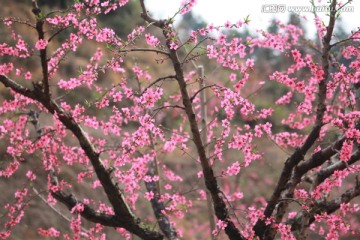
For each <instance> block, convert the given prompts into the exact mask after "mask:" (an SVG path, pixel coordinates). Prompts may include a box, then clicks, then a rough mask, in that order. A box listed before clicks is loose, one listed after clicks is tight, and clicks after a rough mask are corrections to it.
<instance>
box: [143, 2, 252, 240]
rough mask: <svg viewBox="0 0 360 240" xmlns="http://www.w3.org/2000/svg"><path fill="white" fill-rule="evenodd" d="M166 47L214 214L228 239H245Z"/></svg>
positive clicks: (177, 63) (174, 54)
mask: <svg viewBox="0 0 360 240" xmlns="http://www.w3.org/2000/svg"><path fill="white" fill-rule="evenodd" d="M140 3H141V7H142V10H143V13H142V14H141V16H142V18H143V19H144V20H146V21H148V22H151V23H153V24H154V25H155V26H157V27H159V28H160V29H162V30H163V35H164V37H165V38H166V39H167V38H168V36H167V34H168V29H169V28H170V26H169V25H168V24H167V23H165V22H164V21H157V20H155V19H153V18H151V17H150V16H149V15H148V12H147V10H146V7H145V4H144V0H140ZM166 45H167V48H168V49H169V54H170V59H171V62H172V65H173V68H174V70H175V73H176V80H177V82H178V84H179V87H180V92H181V96H182V100H183V105H184V108H185V112H186V115H187V118H188V121H189V124H190V129H191V133H192V136H193V141H194V143H195V146H196V150H197V152H198V155H199V159H200V163H201V167H202V170H203V174H204V179H205V185H206V188H207V189H208V190H209V192H210V194H211V197H212V200H213V203H214V209H215V214H216V216H217V218H218V219H220V220H222V221H224V222H225V223H226V224H227V226H226V228H225V233H226V234H227V235H228V237H229V238H230V239H234V240H235V239H236V240H242V239H245V238H244V236H242V235H241V233H240V231H239V229H238V228H237V227H236V226H235V224H234V222H233V221H232V220H231V218H230V214H229V210H228V208H227V206H226V203H225V200H224V198H223V196H222V194H221V191H220V189H219V185H218V183H217V179H216V177H215V175H214V171H213V169H212V167H211V165H210V163H209V159H208V157H207V156H206V152H205V148H204V145H203V142H202V140H201V135H200V131H199V127H198V125H197V120H196V115H195V113H194V110H193V108H192V102H191V101H190V97H189V93H188V91H187V85H186V82H185V78H184V71H183V68H182V63H181V62H180V60H179V57H178V55H177V52H176V50H174V49H171V47H170V41H168V40H167V41H166Z"/></svg>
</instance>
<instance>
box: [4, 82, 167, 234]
mask: <svg viewBox="0 0 360 240" xmlns="http://www.w3.org/2000/svg"><path fill="white" fill-rule="evenodd" d="M0 82H2V83H3V84H4V86H6V87H8V88H11V89H12V90H14V91H15V92H17V93H20V94H22V95H24V96H26V97H29V98H31V99H33V100H35V101H38V102H39V103H41V104H42V105H43V106H44V107H45V108H46V109H47V110H48V111H49V112H50V113H51V114H53V115H55V114H56V115H57V117H58V118H59V120H60V121H61V122H62V124H64V126H65V127H66V128H67V129H68V130H70V131H71V132H72V133H73V134H74V135H75V137H76V138H77V139H78V141H79V144H80V146H81V148H82V149H83V150H84V152H85V154H86V156H87V157H88V158H89V160H90V162H91V164H92V166H93V168H94V171H95V173H96V176H97V178H98V179H99V181H100V182H101V185H102V187H103V189H104V191H105V193H106V195H107V198H108V199H109V201H110V203H111V205H112V206H113V208H114V211H115V215H116V217H118V218H121V219H122V220H121V222H122V223H124V224H125V225H123V226H122V227H123V228H125V229H126V230H128V231H129V232H132V233H134V234H136V235H138V236H139V237H142V238H145V239H163V236H162V235H161V234H160V233H158V232H155V231H151V230H149V229H147V228H146V227H145V225H144V224H143V223H142V222H141V220H140V219H138V218H136V217H135V216H134V214H133V213H132V211H131V210H130V208H129V206H128V205H127V204H126V202H125V198H124V195H123V193H122V192H121V190H120V189H119V187H118V186H117V185H116V184H115V183H114V182H113V180H112V179H111V177H110V174H109V172H108V171H107V170H106V168H105V166H104V165H103V163H102V162H101V159H100V154H99V153H98V152H96V150H95V147H94V146H93V145H92V143H91V141H90V140H89V138H88V137H87V135H86V134H85V132H84V131H83V129H82V128H81V127H80V125H79V124H78V123H77V122H76V121H75V120H74V119H73V118H72V117H71V116H70V115H69V114H68V113H66V112H64V110H63V109H62V108H61V107H60V106H58V105H57V103H56V102H54V101H53V100H50V101H48V99H47V98H46V97H45V96H44V94H43V93H42V92H41V93H39V92H37V89H34V90H33V91H32V90H29V89H27V88H25V87H23V86H21V85H19V84H18V83H16V82H15V81H13V80H11V79H9V78H8V77H6V76H5V75H0ZM59 197H62V198H63V199H65V200H66V201H67V202H68V204H69V203H71V204H72V203H74V202H73V201H72V199H71V198H70V197H69V196H67V195H61V194H60V195H59Z"/></svg>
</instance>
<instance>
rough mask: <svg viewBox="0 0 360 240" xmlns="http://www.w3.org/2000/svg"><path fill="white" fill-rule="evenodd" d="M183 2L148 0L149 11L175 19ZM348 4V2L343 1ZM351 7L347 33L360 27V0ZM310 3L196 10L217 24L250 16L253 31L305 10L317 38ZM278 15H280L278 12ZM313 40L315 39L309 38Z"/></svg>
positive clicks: (278, 0)
mask: <svg viewBox="0 0 360 240" xmlns="http://www.w3.org/2000/svg"><path fill="white" fill-rule="evenodd" d="M314 1H315V4H316V6H326V5H327V4H326V3H327V1H328V0H322V1H319V0H314ZM180 2H181V0H146V1H145V3H146V5H147V8H148V10H149V11H150V12H151V13H152V14H153V16H156V17H160V18H167V17H170V16H173V15H174V13H175V12H177V10H178V9H179V6H180ZM342 2H344V3H345V2H346V1H342ZM347 6H350V8H347V9H345V8H344V10H346V12H345V11H344V12H342V13H341V16H342V21H343V23H344V27H345V29H346V30H348V31H350V30H356V29H357V27H360V17H359V16H360V0H353V2H352V3H351V4H349V5H347ZM310 7H311V4H310V1H309V0H287V1H286V0H245V1H243V0H197V5H196V6H195V7H194V8H193V11H194V13H195V15H198V16H201V17H202V18H203V19H204V20H205V21H206V22H208V23H214V24H215V25H224V23H225V22H226V21H227V20H229V21H230V22H232V23H236V22H237V21H239V20H242V19H244V18H245V17H246V16H248V15H250V20H251V23H250V24H251V25H250V26H249V28H250V29H266V28H267V26H268V25H269V22H270V21H271V19H273V18H277V19H279V20H281V21H282V22H284V23H286V22H287V19H288V16H289V11H290V10H302V12H299V15H300V16H301V17H303V16H305V18H306V20H305V19H304V20H303V22H304V24H305V26H306V27H307V31H308V35H315V27H314V24H313V19H314V15H313V13H311V12H309V11H310V10H311V9H310ZM274 12H277V13H274ZM316 12H317V14H318V15H319V17H321V18H322V19H323V20H324V22H325V23H327V21H328V20H327V19H328V18H327V17H326V16H325V12H324V10H321V8H320V9H318V10H317V11H316ZM309 37H311V36H309Z"/></svg>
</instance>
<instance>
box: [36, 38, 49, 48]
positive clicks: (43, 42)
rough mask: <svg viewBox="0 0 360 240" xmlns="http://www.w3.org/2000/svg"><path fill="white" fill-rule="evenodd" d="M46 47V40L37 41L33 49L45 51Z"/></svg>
mask: <svg viewBox="0 0 360 240" xmlns="http://www.w3.org/2000/svg"><path fill="white" fill-rule="evenodd" d="M47 45H48V41H47V40H44V39H39V40H38V41H37V42H36V44H35V47H36V49H38V50H42V49H45V48H46V46H47Z"/></svg>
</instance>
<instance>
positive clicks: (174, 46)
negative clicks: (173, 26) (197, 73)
mask: <svg viewBox="0 0 360 240" xmlns="http://www.w3.org/2000/svg"><path fill="white" fill-rule="evenodd" d="M178 47H179V46H178V45H177V44H176V43H174V42H171V43H170V49H174V50H176V49H178Z"/></svg>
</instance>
